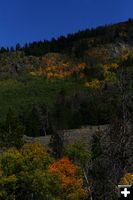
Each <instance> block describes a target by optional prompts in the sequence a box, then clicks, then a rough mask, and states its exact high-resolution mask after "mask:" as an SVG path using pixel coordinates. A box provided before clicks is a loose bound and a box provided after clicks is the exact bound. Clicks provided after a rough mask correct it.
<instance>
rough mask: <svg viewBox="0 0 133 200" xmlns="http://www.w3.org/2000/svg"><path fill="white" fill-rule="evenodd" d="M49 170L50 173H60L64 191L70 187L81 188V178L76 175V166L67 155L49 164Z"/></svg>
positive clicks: (70, 188)
mask: <svg viewBox="0 0 133 200" xmlns="http://www.w3.org/2000/svg"><path fill="white" fill-rule="evenodd" d="M49 171H50V172H51V173H59V174H60V175H61V182H62V186H63V189H64V190H65V191H69V190H72V188H77V187H81V188H82V185H83V180H82V178H78V177H77V172H78V168H77V167H76V166H75V165H74V164H72V162H71V161H70V160H69V159H68V158H67V157H64V158H62V159H61V160H59V161H56V162H54V163H53V164H52V165H50V166H49ZM77 189H78V188H77Z"/></svg>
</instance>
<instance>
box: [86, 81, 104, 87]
mask: <svg viewBox="0 0 133 200" xmlns="http://www.w3.org/2000/svg"><path fill="white" fill-rule="evenodd" d="M101 86H102V82H101V81H99V80H98V79H94V80H92V81H91V82H86V83H85V87H88V88H90V89H99V88H101Z"/></svg>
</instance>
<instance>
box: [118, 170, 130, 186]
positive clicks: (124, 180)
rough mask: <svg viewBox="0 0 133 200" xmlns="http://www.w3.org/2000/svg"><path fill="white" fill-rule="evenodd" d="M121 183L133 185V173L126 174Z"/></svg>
mask: <svg viewBox="0 0 133 200" xmlns="http://www.w3.org/2000/svg"><path fill="white" fill-rule="evenodd" d="M120 184H121V185H133V173H127V174H125V175H124V176H123V177H122V178H121V180H120Z"/></svg>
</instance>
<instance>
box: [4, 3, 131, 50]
mask: <svg viewBox="0 0 133 200" xmlns="http://www.w3.org/2000/svg"><path fill="white" fill-rule="evenodd" d="M128 18H133V0H0V46H5V47H6V46H11V45H15V44H16V43H17V42H19V43H21V44H24V43H25V42H32V41H38V40H43V39H51V38H52V37H57V36H60V35H66V34H67V33H72V32H76V31H78V30H81V29H86V28H91V27H96V26H98V25H104V24H111V23H116V22H119V21H125V20H127V19H128Z"/></svg>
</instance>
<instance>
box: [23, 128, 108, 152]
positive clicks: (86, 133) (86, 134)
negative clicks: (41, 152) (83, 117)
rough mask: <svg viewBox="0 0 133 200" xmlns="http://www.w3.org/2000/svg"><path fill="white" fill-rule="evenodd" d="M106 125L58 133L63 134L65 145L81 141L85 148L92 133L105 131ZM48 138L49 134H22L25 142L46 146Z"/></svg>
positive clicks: (49, 137)
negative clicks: (29, 135)
mask: <svg viewBox="0 0 133 200" xmlns="http://www.w3.org/2000/svg"><path fill="white" fill-rule="evenodd" d="M107 127H108V125H100V126H85V127H81V128H80V129H71V130H62V131H59V134H60V135H62V136H63V138H64V143H65V145H67V144H72V143H75V142H76V141H81V142H82V143H84V145H85V146H86V147H87V148H89V147H90V143H91V137H92V135H93V134H94V133H95V132H97V131H102V132H104V131H106V129H107ZM50 139H51V135H47V136H42V137H36V138H34V137H28V136H24V141H25V142H26V143H35V142H39V143H41V144H43V145H45V146H47V147H48V146H49V143H50Z"/></svg>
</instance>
